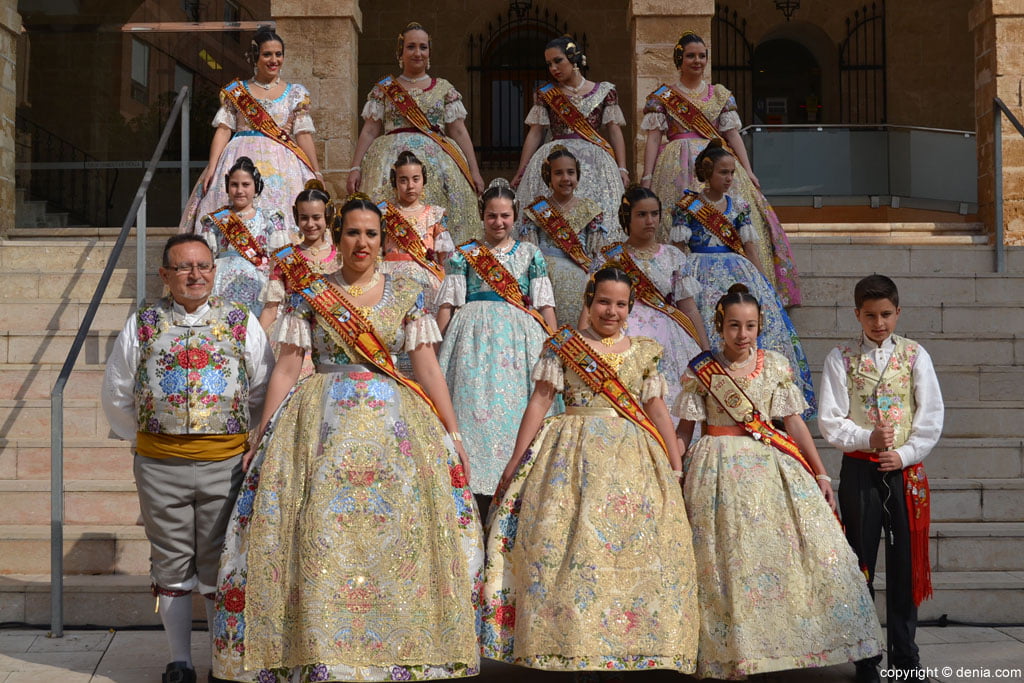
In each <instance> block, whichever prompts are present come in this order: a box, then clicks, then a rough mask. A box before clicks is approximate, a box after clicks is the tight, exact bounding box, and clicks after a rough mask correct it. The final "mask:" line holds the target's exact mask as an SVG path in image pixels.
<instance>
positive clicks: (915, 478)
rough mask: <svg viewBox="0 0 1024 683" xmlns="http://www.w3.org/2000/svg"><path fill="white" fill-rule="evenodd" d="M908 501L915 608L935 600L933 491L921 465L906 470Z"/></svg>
mask: <svg viewBox="0 0 1024 683" xmlns="http://www.w3.org/2000/svg"><path fill="white" fill-rule="evenodd" d="M903 487H904V497H905V498H906V501H907V519H908V521H909V522H910V572H911V580H910V584H911V587H912V590H913V597H914V604H915V605H920V604H921V603H922V602H923V601H924V600H925V599H927V598H930V597H931V596H932V569H931V562H930V561H929V560H928V527H929V526H930V524H931V520H932V514H931V491H929V489H928V477H927V476H926V475H925V473H924V466H923V465H922V464H921V463H918V464H916V465H913V466H912V467H907V468H906V469H904V470H903Z"/></svg>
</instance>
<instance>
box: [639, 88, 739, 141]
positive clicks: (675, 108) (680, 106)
mask: <svg viewBox="0 0 1024 683" xmlns="http://www.w3.org/2000/svg"><path fill="white" fill-rule="evenodd" d="M654 96H655V97H657V98H658V99H659V100H661V103H662V104H664V105H665V111H667V112H668V113H669V114H670V115H671V116H672V118H674V119H675V120H676V121H678V122H679V123H681V124H683V125H684V126H686V127H687V128H689V129H690V130H692V131H693V132H695V133H697V134H698V135H700V136H701V137H702V138H705V139H707V140H714V139H715V138H721V137H722V135H721V134H720V133H719V132H718V129H717V128H715V126H714V124H713V123H711V121H709V120H708V117H706V116H704V112H702V111H701V110H700V108H699V107H698V106H697V105H695V104H694V103H693V102H691V101H690V100H688V99H687V98H686V97H684V96H683V95H680V94H679V92H677V91H676V90H674V89H673V88H670V87H668V86H667V85H665V84H662V85H660V86H658V89H657V90H655V91H654ZM722 147H724V148H725V150H726V151H727V152H729V154H732V155H733V156H736V154H735V153H734V152H733V151H732V149H731V148H730V147H729V143H727V142H726V141H725V140H724V139H723V140H722Z"/></svg>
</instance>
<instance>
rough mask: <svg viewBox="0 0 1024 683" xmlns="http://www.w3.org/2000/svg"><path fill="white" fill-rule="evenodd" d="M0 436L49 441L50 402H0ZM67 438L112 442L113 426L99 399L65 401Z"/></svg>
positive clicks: (96, 397) (47, 400) (38, 400)
mask: <svg viewBox="0 0 1024 683" xmlns="http://www.w3.org/2000/svg"><path fill="white" fill-rule="evenodd" d="M0 434H3V435H4V437H5V438H7V439H20V438H28V439H46V438H49V436H50V401H49V399H46V400H40V399H32V400H0ZM64 434H65V435H66V436H67V435H74V436H76V437H78V438H86V439H96V438H101V439H106V438H109V436H110V425H108V424H107V419H106V417H104V415H103V410H102V409H101V407H100V401H99V396H95V397H93V398H92V399H65V400H64Z"/></svg>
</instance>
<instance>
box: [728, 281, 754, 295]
mask: <svg viewBox="0 0 1024 683" xmlns="http://www.w3.org/2000/svg"><path fill="white" fill-rule="evenodd" d="M726 293H727V294H737V293H739V294H749V293H750V288H749V287H747V286H746V285H745V284H743V283H742V282H737V283H736V284H734V285H732V286H731V287H729V289H728V291H727V292H726Z"/></svg>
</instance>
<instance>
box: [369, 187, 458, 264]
mask: <svg viewBox="0 0 1024 683" xmlns="http://www.w3.org/2000/svg"><path fill="white" fill-rule="evenodd" d="M377 208H378V209H380V212H381V214H383V216H384V225H385V227H386V228H387V231H388V236H390V237H393V238H394V240H395V241H396V242H398V246H400V247H401V248H402V250H403V251H405V253H407V254H409V256H412V257H413V259H414V260H415V261H416V263H418V264H420V265H421V266H423V267H424V268H426V269H427V270H429V271H430V273H431V274H432V275H433V276H434V277H436V278H437V279H438V280H439V281H440V280H443V279H444V268H442V267H441V266H439V265H438V264H437V263H436V262H435V261H434V260H433V259H431V258H430V256H429V254H428V253H427V245H425V244H423V238H422V237H420V234H419V233H418V232H416V228H415V227H414V226H413V225H412V224H411V223H409V221H408V220H406V218H405V216H403V215H402V212H401V211H399V210H398V209H397V208H396V207H395V205H394V204H392V203H391V202H389V201H383V202H381V203H380V204H378V205H377Z"/></svg>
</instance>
